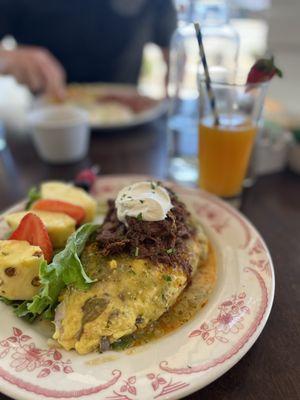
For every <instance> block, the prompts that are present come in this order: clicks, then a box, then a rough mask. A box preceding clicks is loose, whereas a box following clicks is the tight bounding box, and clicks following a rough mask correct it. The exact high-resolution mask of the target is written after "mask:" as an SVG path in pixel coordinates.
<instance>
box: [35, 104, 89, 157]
mask: <svg viewBox="0 0 300 400" xmlns="http://www.w3.org/2000/svg"><path fill="white" fill-rule="evenodd" d="M28 122H29V125H30V127H31V130H32V136H33V142H34V144H35V147H36V149H37V152H38V154H39V156H40V157H41V158H42V159H43V160H44V161H47V162H51V163H57V164H58V163H59V164H61V163H70V162H75V161H79V160H81V159H82V158H84V157H85V156H86V154H87V152H88V147H89V138H90V131H89V125H88V115H87V113H86V112H85V111H84V110H82V109H80V108H77V107H74V106H69V105H55V106H45V107H42V108H38V109H36V110H34V111H31V113H30V114H29V115H28Z"/></svg>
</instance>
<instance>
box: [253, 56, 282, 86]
mask: <svg viewBox="0 0 300 400" xmlns="http://www.w3.org/2000/svg"><path fill="white" fill-rule="evenodd" d="M274 75H277V76H279V77H280V78H281V77H282V72H281V71H280V69H279V68H277V67H276V66H275V64H274V57H271V58H270V59H267V58H261V59H259V60H257V61H256V63H255V64H254V65H253V66H252V67H251V69H250V71H249V74H248V77H247V84H253V83H261V82H267V81H269V80H271V79H272V78H273V76H274Z"/></svg>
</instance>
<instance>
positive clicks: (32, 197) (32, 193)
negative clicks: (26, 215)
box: [25, 186, 42, 210]
mask: <svg viewBox="0 0 300 400" xmlns="http://www.w3.org/2000/svg"><path fill="white" fill-rule="evenodd" d="M41 197H42V195H41V192H40V191H39V189H38V188H36V187H35V186H34V187H32V188H31V189H30V190H29V192H28V194H27V203H26V206H25V209H26V210H29V209H30V207H31V206H32V204H33V203H34V202H35V201H37V200H39V199H40V198H41Z"/></svg>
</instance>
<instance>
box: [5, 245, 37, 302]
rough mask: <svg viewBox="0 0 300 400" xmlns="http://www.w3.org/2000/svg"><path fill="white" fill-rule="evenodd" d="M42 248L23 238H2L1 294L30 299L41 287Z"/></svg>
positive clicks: (8, 296)
mask: <svg viewBox="0 0 300 400" xmlns="http://www.w3.org/2000/svg"><path fill="white" fill-rule="evenodd" d="M43 260H44V256H43V253H42V250H41V249H40V247H38V246H31V245H30V244H29V243H28V242H26V241H23V240H0V296H3V297H6V298H7V299H9V300H30V299H32V297H33V296H34V295H35V294H37V292H38V291H39V289H40V282H39V266H40V263H41V262H42V261H43Z"/></svg>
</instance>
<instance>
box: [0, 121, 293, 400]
mask: <svg viewBox="0 0 300 400" xmlns="http://www.w3.org/2000/svg"><path fill="white" fill-rule="evenodd" d="M8 144H9V148H10V150H9V149H7V150H4V151H2V152H1V153H0V155H1V156H0V162H1V168H0V193H1V195H0V208H1V209H4V208H6V207H8V206H9V205H11V204H12V203H14V202H15V201H17V200H19V199H21V198H22V197H24V195H25V194H26V192H27V190H28V189H29V188H30V187H31V186H32V185H34V184H37V183H38V182H40V181H41V180H44V179H53V178H54V179H56V178H57V179H66V180H68V179H72V177H73V176H74V174H75V173H76V172H77V171H79V170H80V169H81V168H82V167H85V166H89V165H92V164H95V163H96V164H99V165H100V166H101V172H102V173H147V174H153V175H156V176H159V177H163V176H164V173H165V171H166V168H165V167H166V130H165V124H164V121H162V120H161V121H157V122H156V123H155V124H152V125H149V126H147V127H140V128H138V129H133V130H131V131H129V132H126V131H125V132H124V131H123V132H110V133H105V134H104V133H94V134H93V135H92V140H91V150H90V154H89V156H88V157H87V158H86V159H85V160H83V161H82V162H80V163H77V164H73V165H68V166H51V165H47V164H45V163H43V162H42V161H41V160H40V159H39V158H38V156H37V155H36V153H35V151H34V149H33V147H32V144H31V141H30V139H29V138H28V137H24V136H23V137H22V136H17V135H12V134H11V135H10V136H9V138H8ZM242 211H243V212H244V214H245V215H246V216H247V217H248V218H249V219H250V221H252V222H253V224H254V225H255V226H256V227H257V228H258V230H259V231H260V232H261V234H262V236H263V237H264V238H265V240H266V242H267V245H268V246H269V248H270V251H271V254H272V257H273V260H274V264H275V274H276V293H275V301H274V306H273V310H272V313H271V316H270V319H269V321H268V323H267V325H266V327H265V329H264V331H263V332H262V334H261V336H260V337H259V339H258V341H257V342H256V343H255V345H254V346H253V347H252V348H251V350H250V351H249V352H248V353H247V354H246V356H245V357H244V358H243V359H242V360H241V361H240V362H239V363H238V364H237V365H236V366H235V367H234V368H232V369H231V370H230V371H229V372H227V373H226V374H225V375H224V376H222V377H221V378H220V379H218V380H217V381H216V382H214V383H212V384H211V385H209V386H208V387H206V388H204V389H202V390H201V391H199V392H198V393H195V394H193V395H191V396H189V397H187V399H189V400H200V399H201V400H202V399H204V400H206V399H208V400H281V399H282V400H296V399H300V348H299V343H300V342H299V336H300V329H299V328H300V319H299V311H300V289H299V278H300V177H299V176H297V175H295V174H293V173H291V172H288V171H286V172H283V173H280V174H274V175H270V176H266V177H263V178H260V179H259V180H258V181H257V183H256V184H255V186H254V187H252V188H251V189H248V190H247V192H246V193H245V196H244V199H243V205H242ZM0 398H1V399H7V397H6V396H1V395H0ZM139 400H143V399H142V398H141V399H139Z"/></svg>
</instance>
